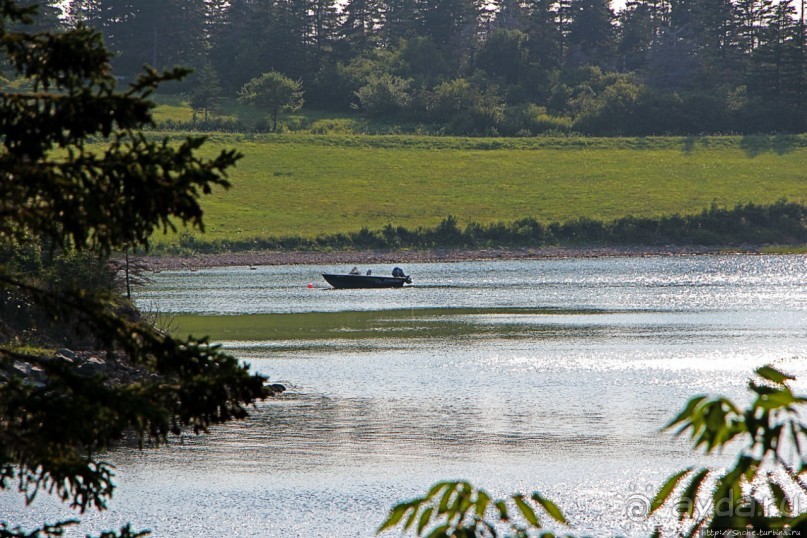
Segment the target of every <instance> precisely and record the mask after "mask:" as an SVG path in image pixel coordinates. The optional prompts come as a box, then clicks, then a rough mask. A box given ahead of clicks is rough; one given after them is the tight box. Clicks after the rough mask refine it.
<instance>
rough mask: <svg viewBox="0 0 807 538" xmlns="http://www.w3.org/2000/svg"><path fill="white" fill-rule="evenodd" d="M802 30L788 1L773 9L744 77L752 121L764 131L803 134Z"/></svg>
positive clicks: (805, 123)
mask: <svg viewBox="0 0 807 538" xmlns="http://www.w3.org/2000/svg"><path fill="white" fill-rule="evenodd" d="M803 35H804V34H803V28H802V25H801V23H800V21H799V20H798V19H797V18H796V9H795V6H794V5H793V4H792V2H791V1H790V0H782V1H780V2H778V3H776V4H775V5H774V6H773V10H772V11H771V12H770V13H769V14H768V16H767V17H766V21H765V30H764V32H762V34H761V40H760V44H759V46H758V47H757V48H756V49H755V51H754V53H753V55H752V57H751V66H750V69H749V75H748V77H747V85H748V92H749V94H750V97H751V101H750V106H751V107H753V108H754V110H752V111H751V117H752V118H753V121H754V122H756V123H757V124H758V125H762V126H764V127H763V128H764V129H765V130H786V131H791V132H803V131H804V130H805V129H807V114H805V105H804V101H805V100H807V91H806V88H807V81H805V71H807V69H806V67H807V66H805V55H804V38H803Z"/></svg>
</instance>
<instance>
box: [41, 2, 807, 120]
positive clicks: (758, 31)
mask: <svg viewBox="0 0 807 538" xmlns="http://www.w3.org/2000/svg"><path fill="white" fill-rule="evenodd" d="M49 3H50V4H51V5H46V6H44V7H43V13H42V15H43V20H42V21H40V23H39V24H41V25H47V24H51V25H55V24H66V25H77V24H86V25H88V26H91V27H93V28H96V29H98V30H99V31H100V32H101V33H102V34H103V35H104V38H105V41H106V44H107V46H109V47H110V48H111V49H112V50H113V51H114V52H115V53H116V55H117V56H116V59H115V61H114V67H115V70H116V73H115V74H116V75H117V76H118V77H119V78H120V79H122V80H124V81H125V80H128V79H131V77H133V76H134V75H135V73H137V72H138V71H139V70H140V68H141V67H142V66H143V65H144V64H148V65H151V66H153V67H156V68H158V69H162V68H168V67H173V66H175V65H185V66H191V67H193V68H195V69H196V72H195V75H194V76H192V77H190V78H189V79H188V80H187V81H185V82H184V83H182V84H178V85H174V88H173V91H176V92H183V93H186V94H187V95H189V96H190V97H191V102H192V104H193V105H194V107H195V108H197V109H199V110H205V112H207V111H208V109H210V110H211V111H215V109H216V103H217V102H218V100H219V99H221V98H234V97H236V96H237V95H238V92H239V90H240V89H241V88H242V87H243V86H244V85H245V84H246V83H248V82H249V81H250V80H252V79H254V78H256V77H259V76H260V75H262V74H264V73H267V72H271V71H274V72H278V73H281V74H283V75H285V76H286V77H289V78H290V79H293V80H295V81H299V82H300V83H301V85H302V90H303V92H304V99H305V106H306V107H307V108H312V109H317V110H325V111H330V112H334V113H337V112H339V113H344V112H350V111H358V112H361V113H362V114H363V115H365V116H366V117H368V118H371V119H373V120H377V121H385V122H391V123H400V124H415V125H417V124H422V125H427V126H430V127H431V128H433V127H434V126H439V129H440V130H441V131H442V132H446V133H457V134H481V135H487V134H499V135H531V134H538V133H547V132H549V133H557V132H571V131H573V132H579V133H584V134H596V135H651V134H702V133H732V132H733V133H761V132H804V131H807V48H806V47H805V23H804V17H803V16H802V15H801V14H802V12H803V3H804V0H629V1H628V3H627V4H626V5H625V6H624V7H622V8H621V9H619V10H618V11H614V10H613V9H612V7H611V6H610V4H609V1H608V0H493V1H481V0H346V1H343V0H72V1H70V2H68V3H66V4H65V3H64V2H59V1H56V0H50V2H49ZM56 6H61V8H57V7H56Z"/></svg>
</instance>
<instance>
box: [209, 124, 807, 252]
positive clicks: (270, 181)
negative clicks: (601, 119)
mask: <svg viewBox="0 0 807 538" xmlns="http://www.w3.org/2000/svg"><path fill="white" fill-rule="evenodd" d="M223 147H235V148H237V149H238V150H240V151H241V152H243V153H244V155H245V157H244V159H243V160H242V161H241V162H240V163H239V164H238V166H237V168H236V169H235V170H234V171H233V173H232V175H231V179H232V182H233V188H232V189H231V190H230V191H228V192H226V193H222V192H218V193H216V195H214V196H212V197H209V198H207V199H206V200H205V202H204V205H205V208H206V222H207V225H208V234H207V238H208V239H235V238H251V237H260V236H288V235H302V236H315V235H317V234H320V233H325V232H339V231H355V230H358V229H359V228H361V227H362V226H367V227H369V228H380V227H382V226H384V225H385V224H387V223H391V224H393V225H405V226H407V227H417V226H433V225H435V224H437V223H438V222H439V221H440V220H442V219H443V218H444V217H446V216H447V215H449V214H453V215H455V216H456V217H457V218H458V219H459V221H460V224H464V223H467V222H469V221H477V222H490V221H497V220H505V221H507V220H514V219H518V218H522V217H527V216H532V217H535V218H537V219H538V220H540V221H544V222H549V221H566V220H570V219H575V218H577V217H589V218H593V219H604V220H610V219H615V218H619V217H622V216H625V215H628V214H632V215H635V216H657V215H664V214H672V213H694V212H698V211H700V210H702V209H703V208H705V207H707V206H709V205H710V204H712V203H713V202H715V203H717V204H719V205H721V206H729V207H733V206H734V205H736V204H738V203H745V202H755V203H770V202H774V201H776V200H778V199H781V198H783V197H785V198H787V199H789V200H790V201H795V202H801V203H804V202H807V166H805V165H806V164H807V137H796V138H787V139H770V138H759V139H747V138H746V139H741V138H730V137H725V138H705V139H698V140H692V139H680V138H654V139H641V140H637V139H582V138H570V139H465V138H448V137H416V136H376V137H373V136H336V135H329V136H313V135H302V134H288V135H283V136H266V137H245V136H242V135H216V136H214V137H212V139H211V141H210V142H209V144H208V150H207V151H210V152H211V154H212V150H214V149H216V148H223Z"/></svg>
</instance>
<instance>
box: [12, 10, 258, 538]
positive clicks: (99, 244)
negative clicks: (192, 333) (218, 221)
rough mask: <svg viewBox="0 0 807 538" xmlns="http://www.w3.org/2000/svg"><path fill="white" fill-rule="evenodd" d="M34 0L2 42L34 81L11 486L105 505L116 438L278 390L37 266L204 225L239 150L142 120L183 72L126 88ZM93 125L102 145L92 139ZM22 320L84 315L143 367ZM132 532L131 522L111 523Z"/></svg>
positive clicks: (173, 428) (52, 527)
mask: <svg viewBox="0 0 807 538" xmlns="http://www.w3.org/2000/svg"><path fill="white" fill-rule="evenodd" d="M34 12H35V10H33V9H31V8H20V7H18V6H17V5H16V3H15V2H13V1H11V0H3V1H0V20H1V21H2V22H0V24H2V26H0V52H1V53H2V54H3V56H4V60H5V61H7V62H8V63H9V65H11V66H12V67H13V68H14V69H15V70H16V73H17V75H18V76H24V77H26V78H27V79H28V80H29V82H30V90H25V91H18V92H12V93H2V94H0V143H1V144H2V146H0V313H2V316H3V319H6V320H9V322H8V323H0V489H2V490H11V489H16V490H17V491H19V492H20V493H21V494H23V495H24V496H25V499H26V501H27V502H31V501H33V500H34V498H35V497H36V496H37V495H39V494H40V493H49V494H53V495H55V496H56V497H57V498H59V499H61V500H62V501H63V502H65V503H67V504H68V505H70V506H71V507H73V508H75V509H76V510H78V511H79V512H83V511H85V510H87V509H92V508H95V509H99V510H102V509H104V508H105V506H106V502H107V501H108V500H109V498H110V497H111V495H112V492H113V490H114V483H113V478H114V472H113V468H112V466H111V465H110V464H109V463H107V462H105V461H104V460H103V459H102V458H103V453H104V451H106V450H107V449H109V448H110V447H111V446H112V445H113V444H114V443H115V442H116V441H118V440H120V439H122V438H123V437H124V436H127V437H130V438H134V439H135V440H136V441H137V442H139V443H140V444H141V445H142V444H143V443H144V441H145V440H147V439H148V440H151V441H154V442H155V443H160V442H164V441H166V440H167V439H168V436H169V434H179V433H181V432H182V431H185V430H192V431H194V432H195V433H200V432H204V431H206V430H207V429H208V428H209V427H210V426H212V425H214V424H218V423H221V422H226V421H229V420H233V419H239V418H243V417H245V416H246V415H247V407H248V406H249V405H250V404H251V403H253V402H254V401H255V400H256V399H258V398H263V397H266V396H269V395H271V393H272V391H271V389H270V388H267V387H265V386H264V381H265V378H263V377H261V376H257V375H251V374H250V373H249V371H248V369H247V368H246V367H244V366H242V365H240V364H239V362H238V361H237V359H235V358H234V357H232V356H229V355H227V354H224V353H222V352H221V351H220V350H219V349H218V348H217V347H216V346H212V345H210V344H209V343H208V341H207V340H206V339H188V340H179V339H175V338H172V337H171V336H169V335H166V334H164V333H162V332H160V331H158V330H156V329H155V328H153V327H152V326H150V325H149V324H147V323H145V322H144V321H142V320H141V319H139V316H138V315H137V313H136V312H135V311H134V310H133V309H132V308H131V306H130V305H129V306H128V308H126V306H127V305H126V303H125V300H123V299H121V298H120V297H119V296H118V295H117V294H116V293H115V292H114V290H112V289H110V288H109V287H103V286H95V285H92V284H90V283H89V282H90V280H88V279H86V278H84V279H82V278H76V279H70V278H62V279H60V281H59V285H54V282H53V279H52V278H51V277H52V276H53V275H52V274H51V277H49V276H48V274H49V273H48V270H49V269H48V266H47V264H46V266H43V267H40V270H38V271H32V270H31V266H30V265H29V262H32V259H34V258H37V259H40V260H48V262H47V263H51V264H52V263H53V261H54V260H56V259H59V258H61V257H67V258H69V257H71V256H76V255H77V253H78V255H79V256H84V257H86V258H87V260H90V261H92V262H93V263H95V264H96V265H94V266H93V265H86V266H84V267H85V268H89V269H88V271H89V272H92V270H93V269H92V267H96V268H100V267H104V264H105V260H106V259H107V257H108V256H109V254H110V253H111V252H113V251H121V250H128V249H131V248H134V247H137V246H140V247H147V246H148V240H149V237H150V236H151V235H152V234H153V233H154V232H155V230H157V229H160V228H163V229H173V228H174V224H173V223H174V222H180V223H183V224H186V225H189V226H191V227H195V228H198V229H200V230H201V229H202V209H201V207H200V205H199V198H200V197H201V195H202V194H208V193H210V192H211V191H212V189H213V188H214V187H217V186H218V187H223V188H226V187H228V186H229V183H228V181H227V179H226V172H227V169H228V168H230V167H231V166H232V165H233V164H234V163H235V162H236V160H237V159H238V158H239V155H238V154H237V153H235V152H234V151H228V150H225V151H222V152H221V153H220V154H219V155H217V156H216V157H214V158H212V159H203V158H200V157H199V156H198V155H197V150H198V149H199V148H200V147H201V145H202V143H203V139H200V138H189V139H187V140H185V141H184V142H183V143H181V144H169V143H168V142H167V141H150V140H147V139H146V138H145V137H144V136H142V135H141V134H140V131H139V130H140V129H142V128H144V127H147V126H150V125H152V124H153V122H152V117H151V109H152V106H153V105H152V103H151V102H150V101H149V99H148V97H149V95H150V94H151V93H152V92H153V91H154V90H155V89H156V88H157V86H158V85H159V84H160V83H161V82H163V81H165V80H172V79H175V78H177V77H181V76H182V75H183V74H184V71H181V70H176V71H173V72H170V73H166V74H158V73H156V72H153V71H149V72H146V73H144V75H143V76H142V77H141V78H139V79H138V80H137V81H136V82H134V83H133V84H132V85H131V86H130V87H129V88H128V89H127V90H126V91H125V92H119V91H117V90H116V80H115V78H114V77H113V76H112V75H111V69H110V66H109V62H110V59H111V58H110V55H109V53H108V52H107V51H106V49H105V48H104V46H103V44H102V42H101V38H100V36H99V35H97V34H96V33H94V32H92V31H90V30H88V29H86V28H82V27H79V28H77V29H75V30H72V31H68V32H64V33H58V34H48V33H25V32H23V31H16V30H10V29H9V28H20V27H21V24H20V23H27V22H30V21H31V19H32V15H33V13H34ZM12 23H14V24H12ZM90 138H92V139H93V140H94V143H96V144H97V142H98V140H103V141H104V144H105V147H104V150H103V151H97V150H96V149H93V150H92V151H90V150H88V149H87V144H88V140H89V139H90ZM96 147H97V146H96ZM26 259H27V261H26ZM62 276H63V275H62ZM34 318H36V319H34ZM9 325H13V326H14V327H12V328H11V329H13V330H10V331H9V330H8V329H9V327H8V326H9ZM26 325H27V326H29V327H39V328H41V327H50V328H53V327H61V329H62V330H64V331H65V332H70V331H72V330H79V331H80V332H82V333H83V335H84V337H85V338H86V339H87V341H88V343H90V344H92V347H93V348H94V349H97V350H103V351H104V352H105V357H106V361H107V362H120V363H122V364H124V363H125V364H126V365H128V367H130V368H132V369H133V370H136V371H139V372H140V375H139V376H138V378H137V379H135V380H112V379H109V378H107V377H106V375H105V374H102V373H95V374H87V373H86V372H82V371H79V369H78V368H77V367H76V365H75V364H74V363H73V362H72V361H71V360H70V359H69V357H67V358H66V357H64V356H56V357H48V356H41V355H39V354H37V353H31V352H28V351H24V350H21V348H20V347H19V345H18V344H19V342H17V341H15V339H14V338H12V337H10V336H9V333H10V334H11V335H14V334H18V333H19V329H20V327H24V326H26ZM4 326H5V329H6V330H4ZM68 336H69V335H67V334H61V335H60V338H61V337H68ZM23 349H24V348H23ZM34 374H36V375H34ZM72 524H73V522H72V521H70V522H63V523H57V524H48V525H45V526H43V527H42V528H40V529H36V530H34V531H28V532H26V531H23V530H22V529H19V528H17V527H12V524H11V523H8V522H0V537H3V536H6V537H11V536H58V535H61V533H63V531H64V528H66V527H67V526H70V525H72ZM136 535H137V534H136V533H133V532H132V531H131V529H130V528H129V527H128V526H127V527H124V528H122V529H121V530H120V534H118V532H107V533H104V534H103V535H102V536H104V537H105V538H111V537H113V536H121V537H124V536H125V537H132V536H136Z"/></svg>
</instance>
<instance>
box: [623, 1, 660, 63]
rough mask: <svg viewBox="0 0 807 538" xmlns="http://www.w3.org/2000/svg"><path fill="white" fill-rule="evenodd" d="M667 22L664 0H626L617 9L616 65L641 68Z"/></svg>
mask: <svg viewBox="0 0 807 538" xmlns="http://www.w3.org/2000/svg"><path fill="white" fill-rule="evenodd" d="M668 22H669V4H668V3H667V2H666V1H665V0H651V1H647V0H634V1H631V2H628V3H627V4H626V5H625V8H624V9H623V10H622V11H621V12H620V13H619V38H618V44H617V53H618V56H619V59H620V60H619V62H618V64H617V65H618V67H621V68H622V69H628V70H635V69H642V68H643V67H644V66H645V65H646V63H647V57H648V54H649V53H650V50H651V49H652V48H653V47H654V46H656V45H658V44H659V43H660V41H661V35H662V33H663V31H664V29H665V28H666V26H667V24H668Z"/></svg>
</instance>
